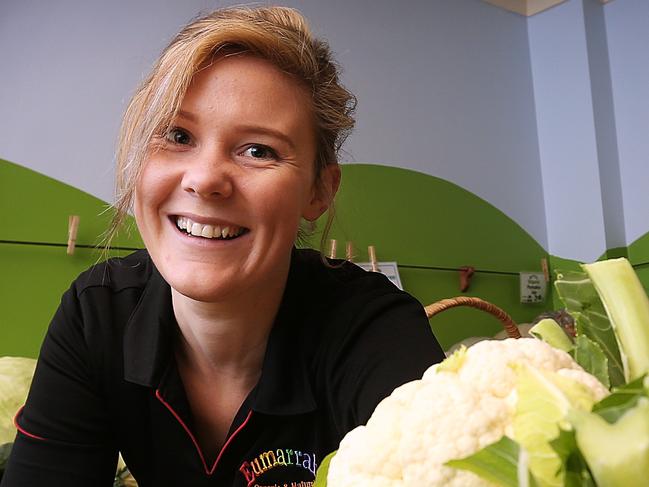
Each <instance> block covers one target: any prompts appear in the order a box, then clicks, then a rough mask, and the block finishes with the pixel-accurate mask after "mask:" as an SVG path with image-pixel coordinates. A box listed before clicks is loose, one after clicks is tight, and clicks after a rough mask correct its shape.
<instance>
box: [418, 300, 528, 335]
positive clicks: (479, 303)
mask: <svg viewBox="0 0 649 487" xmlns="http://www.w3.org/2000/svg"><path fill="white" fill-rule="evenodd" d="M457 306H469V307H471V308H476V309H480V310H482V311H486V312H487V313H489V314H491V315H493V316H495V317H496V318H498V319H499V320H500V322H501V323H502V325H503V327H504V328H505V331H507V335H508V336H509V337H510V338H520V337H521V334H520V332H519V331H518V326H516V323H515V322H514V320H513V319H512V317H511V316H509V315H508V314H507V313H505V312H504V311H503V310H502V309H500V308H499V307H498V306H496V305H495V304H491V303H490V302H488V301H485V300H483V299H480V298H475V297H471V296H458V297H455V298H449V299H442V300H441V301H437V302H435V303H433V304H429V305H428V306H425V307H424V309H425V310H426V316H428V318H431V317H433V316H435V315H436V314H438V313H441V312H442V311H444V310H447V309H449V308H455V307H457Z"/></svg>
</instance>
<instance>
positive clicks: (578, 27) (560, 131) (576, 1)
mask: <svg viewBox="0 0 649 487" xmlns="http://www.w3.org/2000/svg"><path fill="white" fill-rule="evenodd" d="M528 26H529V39H530V53H531V62H532V73H533V79H534V98H535V101H536V116H537V123H538V137H539V147H540V155H541V168H542V169H541V170H542V173H543V189H544V197H545V209H546V219H547V231H548V251H549V252H550V253H551V254H554V255H559V256H561V257H564V258H570V259H575V260H588V261H590V260H595V259H597V258H598V257H599V256H600V255H601V254H602V253H603V252H604V251H605V250H606V238H605V232H604V213H603V205H602V194H601V185H600V179H599V159H598V153H597V145H596V133H595V123H594V118H593V96H592V92H591V83H590V75H589V65H588V47H587V43H586V33H585V25H584V14H583V9H582V3H581V1H580V0H571V1H568V2H565V3H562V4H560V5H558V6H556V7H554V8H552V9H550V10H548V11H546V12H543V13H542V14H539V15H536V16H534V17H531V18H530V19H529V23H528Z"/></svg>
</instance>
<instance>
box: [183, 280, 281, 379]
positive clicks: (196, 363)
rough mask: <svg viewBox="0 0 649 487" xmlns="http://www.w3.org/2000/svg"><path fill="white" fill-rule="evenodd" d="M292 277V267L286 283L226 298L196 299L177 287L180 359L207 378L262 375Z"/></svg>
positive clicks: (275, 283)
mask: <svg viewBox="0 0 649 487" xmlns="http://www.w3.org/2000/svg"><path fill="white" fill-rule="evenodd" d="M287 276H288V269H287V272H286V275H285V277H284V279H283V281H281V282H277V281H275V282H273V283H272V284H270V285H264V286H259V287H260V288H262V290H261V291H260V290H259V289H255V290H249V291H248V292H246V293H245V294H244V295H240V296H237V297H236V298H233V297H229V298H228V299H227V300H225V301H223V302H202V301H196V300H194V299H192V298H189V297H187V296H184V295H182V294H180V293H179V292H177V291H175V290H174V289H172V291H171V292H172V303H173V309H174V314H175V316H176V321H177V322H178V327H179V331H180V335H181V336H180V340H179V342H178V345H177V348H176V352H177V354H178V355H179V358H181V360H183V361H184V362H185V364H187V365H189V366H190V368H192V369H193V370H194V371H195V372H197V373H199V374H205V375H207V376H209V375H214V374H215V373H216V374H217V375H220V376H223V375H226V376H230V377H231V378H232V379H235V378H236V377H241V378H243V376H246V375H258V373H259V371H260V370H261V366H262V362H263V358H264V354H265V351H266V343H267V340H268V335H269V334H270V330H271V328H272V326H273V323H274V321H275V316H276V315H277V311H278V309H279V306H280V303H281V300H282V296H283V294H284V288H285V287H286V278H287Z"/></svg>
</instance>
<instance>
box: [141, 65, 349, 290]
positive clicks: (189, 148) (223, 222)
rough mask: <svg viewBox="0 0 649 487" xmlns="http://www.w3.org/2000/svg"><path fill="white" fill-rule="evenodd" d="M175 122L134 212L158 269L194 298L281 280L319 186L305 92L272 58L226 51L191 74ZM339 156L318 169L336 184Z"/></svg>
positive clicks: (320, 201) (145, 175)
mask: <svg viewBox="0 0 649 487" xmlns="http://www.w3.org/2000/svg"><path fill="white" fill-rule="evenodd" d="M172 127H173V128H172V129H171V130H170V132H169V133H168V134H167V136H166V137H164V138H159V139H157V140H155V141H154V143H153V145H152V148H151V150H150V151H149V155H148V157H147V160H146V161H145V164H144V167H143V170H142V174H141V177H140V178H139V180H138V182H137V186H136V193H135V204H134V209H135V218H136V221H137V225H138V228H139V230H140V233H141V235H142V238H143V240H144V243H145V245H146V247H147V249H148V251H149V253H150V254H151V257H152V259H153V261H154V263H155V265H156V267H157V268H158V270H159V271H160V273H161V274H162V275H163V277H164V278H165V280H166V281H167V282H168V283H169V284H170V285H171V287H172V288H174V289H175V290H176V291H178V292H180V293H181V294H183V295H185V296H188V297H190V298H192V299H196V300H199V301H221V300H224V299H228V298H229V297H233V296H236V295H238V294H241V293H243V292H263V291H264V289H265V288H266V286H277V282H278V279H282V278H283V277H284V276H285V275H286V272H287V269H288V265H289V260H290V253H291V248H292V246H293V243H294V241H295V237H296V234H297V230H298V226H299V223H300V219H301V218H302V217H304V218H306V219H308V220H314V219H316V218H317V217H318V216H320V214H321V213H322V212H323V211H324V210H325V209H326V207H327V205H328V203H329V201H328V199H327V198H323V197H321V196H320V192H319V191H316V186H315V174H314V158H315V134H314V128H313V127H314V123H313V112H312V109H311V102H310V99H309V95H308V94H307V92H306V91H305V89H304V88H303V87H302V86H300V85H298V84H297V83H296V82H295V81H294V80H293V79H291V78H290V77H289V76H288V75H286V74H285V73H283V72H281V71H280V70H279V69H278V68H276V67H275V66H273V65H272V64H270V63H269V62H268V61H265V60H262V59H259V58H255V57H252V56H249V55H238V56H230V57H225V58H221V59H219V60H217V61H215V62H214V63H213V64H212V65H211V66H209V67H208V68H206V69H203V70H202V71H200V72H199V73H198V74H197V75H196V76H195V78H194V80H193V82H192V84H191V86H190V87H189V90H188V91H187V94H186V95H185V98H184V100H183V102H182V105H181V109H180V112H179V115H178V117H177V119H176V120H175V121H174V123H173V124H172ZM337 171H338V168H337V166H336V165H332V166H331V167H330V168H329V169H326V170H325V173H326V174H324V175H323V176H324V181H325V183H326V182H327V181H330V182H331V184H333V186H331V189H333V190H335V186H336V181H337Z"/></svg>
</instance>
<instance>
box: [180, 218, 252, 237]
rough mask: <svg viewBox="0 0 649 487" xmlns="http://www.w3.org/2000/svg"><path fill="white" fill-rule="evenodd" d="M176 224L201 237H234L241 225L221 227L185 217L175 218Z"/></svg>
mask: <svg viewBox="0 0 649 487" xmlns="http://www.w3.org/2000/svg"><path fill="white" fill-rule="evenodd" d="M176 226H177V227H178V228H180V229H181V230H185V231H186V232H187V233H189V234H191V235H194V236H195V237H203V238H227V237H236V236H238V235H240V234H241V232H242V230H243V229H242V228H241V227H221V226H219V225H203V224H202V223H197V222H194V221H192V220H190V219H189V218H187V217H184V216H179V217H177V218H176Z"/></svg>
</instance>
